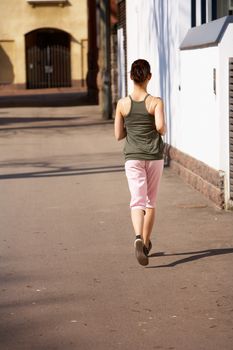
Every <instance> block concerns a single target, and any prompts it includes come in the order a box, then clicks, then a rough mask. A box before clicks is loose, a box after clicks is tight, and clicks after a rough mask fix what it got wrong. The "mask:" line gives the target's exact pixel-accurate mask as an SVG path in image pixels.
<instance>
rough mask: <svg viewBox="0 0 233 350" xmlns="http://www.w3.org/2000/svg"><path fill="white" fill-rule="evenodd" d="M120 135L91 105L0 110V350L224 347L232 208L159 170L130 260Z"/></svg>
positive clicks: (228, 331) (228, 343) (229, 330)
mask: <svg viewBox="0 0 233 350" xmlns="http://www.w3.org/2000/svg"><path fill="white" fill-rule="evenodd" d="M122 147H123V143H122V142H120V143H117V142H116V141H115V140H114V137H113V125H112V122H111V121H110V122H109V121H107V122H104V121H102V120H101V119H100V112H99V110H98V108H97V107H95V106H83V107H65V108H40V109H38V108H36V109H34V108H18V109H17V110H16V109H9V108H8V109H7V108H5V109H4V108H2V109H0V197H1V201H0V222H1V231H0V247H1V248H0V266H1V268H0V308H1V310H0V348H1V350H8V349H9V350H21V349H22V350H31V349H33V350H42V349H43V350H50V349H51V350H52V349H54V350H55V349H58V350H60V349H61V350H64V349H65V350H73V349H75V350H76V349H78V350H89V349H90V350H92V349H94V350H105V349H106V350H107V349H108V350H112V349H124V350H125V349H126V350H127V349H130V350H131V349H136V350H137V349H140V350H141V349H146V350H151V349H169V350H172V349H177V350H197V349H198V350H215V349H216V350H219V349H224V350H231V349H232V343H233V339H232V338H233V321H232V319H233V317H232V316H233V293H232V290H233V281H232V271H231V266H232V263H233V235H232V232H233V214H232V213H231V212H224V211H220V210H218V209H216V208H214V207H213V206H212V205H211V203H210V202H208V201H207V200H206V199H205V198H204V197H203V196H202V195H201V194H199V193H198V192H196V191H195V190H193V189H192V188H191V187H190V186H188V185H186V184H185V183H184V182H183V181H182V180H181V179H180V178H179V177H177V176H176V175H174V174H173V173H172V172H171V171H170V170H169V169H168V168H166V169H165V171H164V175H163V179H162V184H161V190H160V193H159V198H158V213H157V225H156V227H155V230H154V235H153V240H152V241H153V249H152V254H151V256H150V264H149V266H148V267H142V266H140V265H138V264H137V262H136V259H135V257H134V251H133V240H134V235H133V231H132V227H131V222H130V215H129V209H128V201H129V192H128V188H127V183H126V179H125V175H124V167H123V164H124V161H123V157H122V153H121V150H122Z"/></svg>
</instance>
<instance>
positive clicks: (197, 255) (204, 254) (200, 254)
mask: <svg viewBox="0 0 233 350" xmlns="http://www.w3.org/2000/svg"><path fill="white" fill-rule="evenodd" d="M231 253H233V248H219V249H207V250H201V251H197V252H184V253H175V254H166V253H164V252H158V253H154V254H151V255H150V256H149V257H150V258H155V257H161V256H164V257H166V256H177V255H191V256H189V257H187V258H183V259H179V260H176V261H173V262H171V263H170V264H165V265H157V266H148V267H147V268H148V269H157V268H160V267H174V266H176V265H180V264H185V263H188V262H191V261H195V260H199V259H203V258H208V257H210V256H216V255H223V254H231Z"/></svg>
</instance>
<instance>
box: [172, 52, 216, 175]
mask: <svg viewBox="0 0 233 350" xmlns="http://www.w3.org/2000/svg"><path fill="white" fill-rule="evenodd" d="M214 68H215V69H216V71H217V76H218V75H219V60H218V47H210V48H205V49H195V50H185V51H181V93H180V95H181V96H180V98H181V113H180V114H179V115H178V116H177V119H176V123H177V128H176V136H177V137H176V142H175V147H176V148H178V149H179V150H181V151H183V152H185V153H187V154H189V155H191V156H193V157H194V158H196V159H198V160H200V161H202V162H204V163H205V164H207V165H209V166H211V167H213V168H214V169H219V166H220V155H219V142H220V140H219V106H218V98H217V95H215V93H214V90H213V69H214ZM217 78H218V77H217ZM217 90H218V91H219V86H217Z"/></svg>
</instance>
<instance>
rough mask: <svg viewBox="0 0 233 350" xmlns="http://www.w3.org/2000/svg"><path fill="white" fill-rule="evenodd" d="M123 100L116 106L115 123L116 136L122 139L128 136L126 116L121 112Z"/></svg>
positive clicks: (118, 139)
mask: <svg viewBox="0 0 233 350" xmlns="http://www.w3.org/2000/svg"><path fill="white" fill-rule="evenodd" d="M121 107H122V106H121V100H119V101H118V103H117V107H116V116H115V123H114V130H115V138H116V139H117V141H120V140H122V139H124V138H125V137H126V129H125V126H124V117H123V115H122V112H121Z"/></svg>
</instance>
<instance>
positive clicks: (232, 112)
mask: <svg viewBox="0 0 233 350" xmlns="http://www.w3.org/2000/svg"><path fill="white" fill-rule="evenodd" d="M229 123H230V125H229V133H230V135H229V143H230V146H229V147H230V148H229V151H230V199H231V200H233V58H230V60H229Z"/></svg>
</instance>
